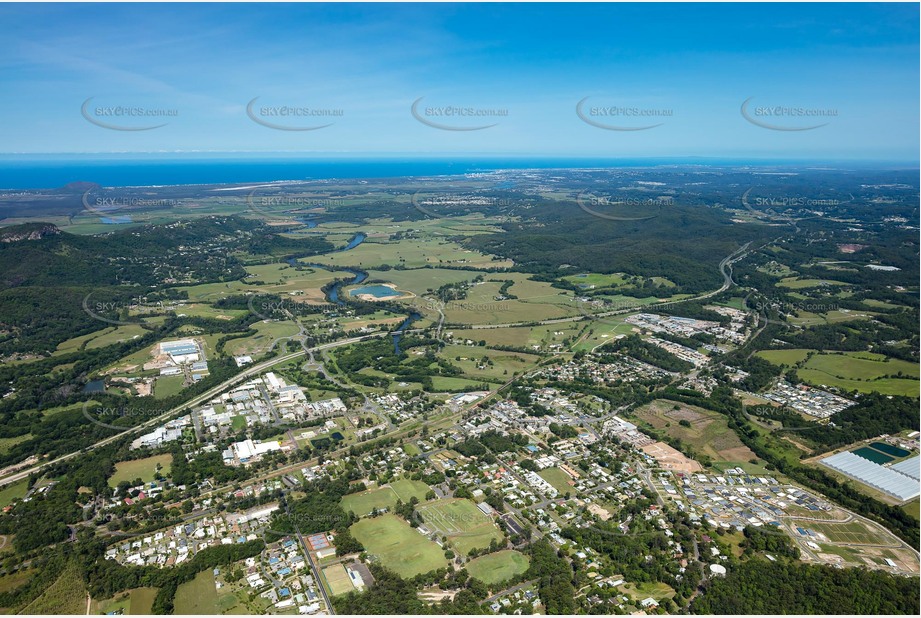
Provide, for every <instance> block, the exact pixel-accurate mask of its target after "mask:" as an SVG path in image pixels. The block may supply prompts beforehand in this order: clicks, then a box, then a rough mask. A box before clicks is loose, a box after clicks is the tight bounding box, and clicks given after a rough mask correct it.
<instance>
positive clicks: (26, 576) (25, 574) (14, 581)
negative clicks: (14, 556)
mask: <svg viewBox="0 0 921 618" xmlns="http://www.w3.org/2000/svg"><path fill="white" fill-rule="evenodd" d="M35 573H36V570H35V569H30V568H25V569H22V570H21V571H16V572H15V573H10V574H9V575H0V593H4V592H10V591H11V590H16V589H17V588H19V587H20V586H22V585H23V584H25V583H26V582H28V581H29V580H30V579H32V577H34V576H35ZM3 613H7V612H3Z"/></svg>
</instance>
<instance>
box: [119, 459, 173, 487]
mask: <svg viewBox="0 0 921 618" xmlns="http://www.w3.org/2000/svg"><path fill="white" fill-rule="evenodd" d="M172 463H173V456H172V455H170V454H168V453H167V454H165V455H154V456H153V457H145V458H144V459H135V460H133V461H120V462H118V463H117V464H115V473H114V474H113V475H112V476H111V477H109V487H117V486H118V484H119V483H121V482H122V481H128V482H129V483H131V482H134V480H135V479H137V478H139V479H141V480H142V481H144V482H145V483H149V482H150V481H152V480H154V474H155V473H156V471H157V465H158V464H159V465H160V466H161V470H160V474H162V475H163V476H169V472H170V466H171V465H172Z"/></svg>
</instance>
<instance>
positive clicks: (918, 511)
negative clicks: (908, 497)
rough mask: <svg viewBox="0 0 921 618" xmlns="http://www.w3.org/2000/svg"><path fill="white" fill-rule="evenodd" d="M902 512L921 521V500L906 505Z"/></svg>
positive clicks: (916, 499)
mask: <svg viewBox="0 0 921 618" xmlns="http://www.w3.org/2000/svg"><path fill="white" fill-rule="evenodd" d="M902 510H903V511H905V512H906V513H908V514H909V515H911V516H912V517H914V518H915V519H921V500H919V499H918V498H915V499H914V500H912V501H911V502H909V503H907V504H905V505H904V506H903V507H902Z"/></svg>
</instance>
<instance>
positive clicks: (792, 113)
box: [740, 97, 838, 131]
mask: <svg viewBox="0 0 921 618" xmlns="http://www.w3.org/2000/svg"><path fill="white" fill-rule="evenodd" d="M754 98H755V97H748V98H747V99H745V101H743V102H742V107H741V109H740V111H741V113H742V117H743V118H745V120H747V121H748V122H750V123H752V124H753V125H755V126H757V127H761V128H763V129H770V130H772V131H811V130H813V129H818V128H820V127H824V126H825V125H827V124H828V121H829V120H830V119H835V118H837V117H838V110H837V109H834V108H826V107H808V106H805V105H786V104H784V105H755V104H754V103H753V102H752V101H753V100H754ZM818 120H824V121H825V122H817V121H818Z"/></svg>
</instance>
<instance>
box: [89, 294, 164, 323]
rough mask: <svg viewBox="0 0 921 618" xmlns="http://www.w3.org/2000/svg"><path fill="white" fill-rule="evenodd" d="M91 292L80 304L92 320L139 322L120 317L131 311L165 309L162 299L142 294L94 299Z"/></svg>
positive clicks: (139, 312)
mask: <svg viewBox="0 0 921 618" xmlns="http://www.w3.org/2000/svg"><path fill="white" fill-rule="evenodd" d="M93 294H94V292H90V293H89V294H87V295H86V296H84V297H83V302H82V304H81V306H82V307H83V311H84V312H85V313H86V314H87V315H89V316H90V317H91V318H93V319H94V320H98V321H100V322H105V323H106V324H114V325H116V326H129V325H132V324H139V322H138V321H128V320H123V319H121V317H122V316H124V315H130V314H131V313H135V314H144V313H161V312H163V311H164V310H165V306H164V304H163V301H159V300H156V301H150V300H148V299H147V298H146V297H144V296H132V297H130V298H124V299H116V300H99V299H95V300H94V299H93ZM113 316H118V317H113Z"/></svg>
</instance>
